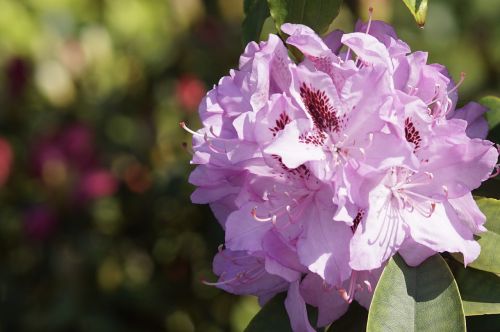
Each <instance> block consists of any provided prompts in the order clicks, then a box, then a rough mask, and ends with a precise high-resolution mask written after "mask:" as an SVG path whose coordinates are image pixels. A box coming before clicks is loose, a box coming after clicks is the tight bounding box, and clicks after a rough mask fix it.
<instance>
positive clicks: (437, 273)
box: [367, 255, 465, 332]
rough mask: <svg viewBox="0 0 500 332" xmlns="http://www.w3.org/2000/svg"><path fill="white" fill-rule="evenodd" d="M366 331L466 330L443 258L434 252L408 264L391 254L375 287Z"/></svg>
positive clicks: (460, 306)
mask: <svg viewBox="0 0 500 332" xmlns="http://www.w3.org/2000/svg"><path fill="white" fill-rule="evenodd" d="M367 331H368V332H378V331H383V332H391V331H394V332H396V331H398V332H400V331H407V332H411V331H419V332H423V331H429V332H431V331H440V332H448V331H449V332H458V331H465V316H464V312H463V309H462V303H461V300H460V294H459V292H458V287H457V284H456V282H455V280H454V279H453V275H452V274H451V271H450V269H449V268H448V265H447V264H446V262H445V261H444V259H443V258H442V257H441V256H440V255H434V256H432V257H430V258H429V259H427V260H426V261H425V262H423V263H422V264H420V265H419V266H418V267H409V266H408V265H406V263H405V262H404V261H403V259H402V258H401V257H400V256H394V258H392V259H391V260H390V261H389V263H388V264H387V266H386V267H385V269H384V272H383V273H382V276H381V278H380V281H379V282H378V284H377V287H376V289H375V292H374V295H373V300H372V303H371V306H370V311H369V313H368V324H367Z"/></svg>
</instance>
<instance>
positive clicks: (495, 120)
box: [479, 96, 500, 129]
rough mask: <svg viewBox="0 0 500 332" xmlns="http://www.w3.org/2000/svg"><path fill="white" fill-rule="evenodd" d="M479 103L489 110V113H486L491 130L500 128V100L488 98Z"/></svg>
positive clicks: (492, 97) (493, 97)
mask: <svg viewBox="0 0 500 332" xmlns="http://www.w3.org/2000/svg"><path fill="white" fill-rule="evenodd" d="M479 103H480V104H482V105H483V106H485V107H487V108H488V109H489V112H486V119H487V120H488V125H489V127H490V129H493V128H495V127H496V126H498V125H499V124H500V98H498V97H495V96H487V97H484V98H481V100H480V101H479Z"/></svg>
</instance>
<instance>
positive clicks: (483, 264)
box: [452, 197, 500, 274]
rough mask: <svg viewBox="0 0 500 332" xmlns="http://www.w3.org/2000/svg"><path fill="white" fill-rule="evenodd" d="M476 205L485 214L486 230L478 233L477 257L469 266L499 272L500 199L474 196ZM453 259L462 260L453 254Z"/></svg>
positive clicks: (459, 256)
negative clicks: (478, 246) (479, 249)
mask: <svg viewBox="0 0 500 332" xmlns="http://www.w3.org/2000/svg"><path fill="white" fill-rule="evenodd" d="M476 203H477V206H479V209H480V210H481V212H483V213H484V215H485V216H486V224H485V225H484V226H485V227H486V229H487V230H488V231H486V232H484V233H481V234H479V235H478V236H477V237H478V241H477V242H479V244H480V245H481V253H480V254H479V257H478V258H477V259H476V260H475V261H473V262H472V263H470V264H469V266H471V267H473V268H476V269H479V270H483V271H488V272H493V273H497V274H498V273H500V251H499V250H498V244H499V243H500V201H499V200H496V199H494V198H484V197H480V198H476ZM452 256H453V257H454V258H455V259H457V260H458V261H460V262H463V258H462V256H461V255H457V254H453V255H452Z"/></svg>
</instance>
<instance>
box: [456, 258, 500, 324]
mask: <svg viewBox="0 0 500 332" xmlns="http://www.w3.org/2000/svg"><path fill="white" fill-rule="evenodd" d="M448 265H450V268H451V270H452V271H453V275H454V276H455V280H456V282H457V284H458V289H459V291H460V296H461V298H462V303H463V306H464V312H465V315H466V316H475V315H486V314H500V277H499V276H497V275H496V274H493V273H490V272H485V271H480V270H476V269H473V268H471V267H467V268H464V266H463V265H462V264H460V263H458V262H456V261H453V260H449V261H448Z"/></svg>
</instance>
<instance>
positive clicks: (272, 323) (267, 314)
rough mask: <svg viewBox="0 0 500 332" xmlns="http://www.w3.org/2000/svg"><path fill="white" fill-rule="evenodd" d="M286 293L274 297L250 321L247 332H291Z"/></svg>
mask: <svg viewBox="0 0 500 332" xmlns="http://www.w3.org/2000/svg"><path fill="white" fill-rule="evenodd" d="M285 298H286V293H281V294H278V295H276V296H275V297H273V298H272V299H271V300H270V301H269V302H267V303H266V305H265V306H264V307H263V308H262V309H261V310H260V311H259V313H258V314H257V315H255V317H254V318H252V320H251V321H250V324H248V326H247V328H246V329H245V332H281V331H291V330H292V328H291V326H290V321H289V319H288V314H287V312H286V309H285Z"/></svg>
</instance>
